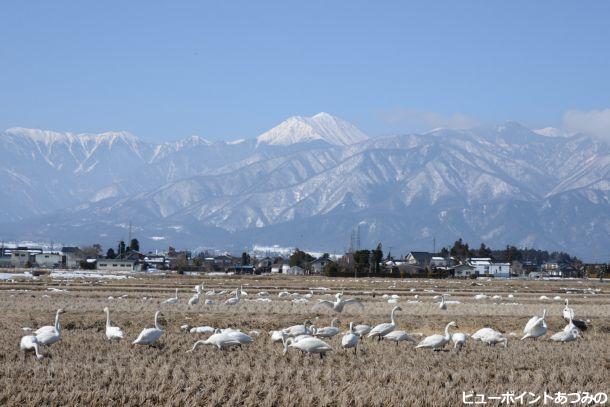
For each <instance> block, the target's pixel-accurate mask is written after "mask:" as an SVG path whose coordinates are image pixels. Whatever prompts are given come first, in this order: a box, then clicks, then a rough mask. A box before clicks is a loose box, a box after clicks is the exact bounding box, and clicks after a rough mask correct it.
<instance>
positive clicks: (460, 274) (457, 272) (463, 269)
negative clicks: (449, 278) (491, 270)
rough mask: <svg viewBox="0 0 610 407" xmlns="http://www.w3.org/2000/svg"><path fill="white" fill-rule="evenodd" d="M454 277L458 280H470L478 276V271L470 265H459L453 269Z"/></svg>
mask: <svg viewBox="0 0 610 407" xmlns="http://www.w3.org/2000/svg"><path fill="white" fill-rule="evenodd" d="M453 275H454V277H457V278H470V277H473V276H476V269H475V268H474V267H473V266H471V265H470V264H458V265H457V266H455V267H454V268H453Z"/></svg>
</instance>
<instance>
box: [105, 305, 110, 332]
mask: <svg viewBox="0 0 610 407" xmlns="http://www.w3.org/2000/svg"><path fill="white" fill-rule="evenodd" d="M108 327H110V310H108V309H106V328H108Z"/></svg>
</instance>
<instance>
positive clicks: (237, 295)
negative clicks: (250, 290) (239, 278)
mask: <svg viewBox="0 0 610 407" xmlns="http://www.w3.org/2000/svg"><path fill="white" fill-rule="evenodd" d="M240 298H241V290H237V291H236V292H235V297H231V298H229V299H228V300H226V301H225V304H226V305H237V304H238V303H239V300H240Z"/></svg>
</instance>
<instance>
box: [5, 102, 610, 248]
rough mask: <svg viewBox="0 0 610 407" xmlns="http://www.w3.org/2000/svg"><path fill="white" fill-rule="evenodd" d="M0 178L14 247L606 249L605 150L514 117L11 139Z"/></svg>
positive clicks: (609, 175) (23, 133) (608, 161)
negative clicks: (153, 140) (445, 123)
mask: <svg viewBox="0 0 610 407" xmlns="http://www.w3.org/2000/svg"><path fill="white" fill-rule="evenodd" d="M0 176H1V177H2V179H3V188H2V189H0V202H2V205H0V230H2V233H3V235H2V236H0V237H3V238H6V239H9V238H10V239H14V240H21V239H22V238H24V237H27V238H30V239H34V238H36V236H38V237H39V238H40V237H42V238H48V237H49V236H52V237H53V238H54V239H55V240H59V239H66V240H69V241H85V242H91V241H96V240H100V241H101V242H102V243H104V239H110V240H112V244H114V240H116V238H117V237H116V236H114V235H115V234H116V233H120V230H122V229H121V228H123V227H124V225H128V224H129V222H130V221H131V222H132V223H133V224H134V225H139V226H138V227H139V228H141V229H140V230H141V233H142V234H143V235H142V236H143V238H142V242H143V243H145V244H148V245H151V247H152V246H154V247H157V246H155V245H159V244H167V242H168V241H172V243H175V244H177V245H180V246H184V247H188V246H191V247H195V246H200V245H202V244H209V245H213V246H215V247H219V246H218V245H221V244H228V245H231V244H235V245H236V247H238V248H239V249H240V250H241V249H243V247H244V246H246V245H249V244H251V243H252V242H254V241H258V242H260V243H268V244H276V243H277V244H282V245H288V246H299V245H302V244H307V246H308V247H310V248H316V249H321V250H341V249H342V248H343V245H344V244H345V242H346V241H347V239H348V238H349V235H350V233H351V231H352V230H353V229H354V228H355V227H361V228H362V242H363V245H367V246H371V245H374V244H376V243H377V242H379V241H382V242H383V243H384V245H391V246H393V247H395V248H396V250H407V249H427V248H428V246H429V241H430V240H431V239H432V237H436V238H437V241H438V242H439V244H447V243H450V242H452V241H453V240H455V239H456V238H458V237H460V236H462V237H464V238H465V239H466V240H468V241H470V242H473V244H478V243H479V242H480V241H484V242H485V243H486V244H489V245H492V246H493V247H502V246H503V245H505V244H517V245H536V247H545V248H549V249H552V250H568V251H571V252H574V253H576V254H580V255H584V256H595V255H598V254H599V253H601V251H603V250H605V249H604V242H607V241H609V240H610V221H608V216H607V214H608V213H610V147H608V146H607V145H606V144H604V143H601V142H599V141H596V140H595V139H591V138H589V137H586V136H583V135H575V136H569V137H549V136H548V135H541V134H537V133H536V132H533V131H531V130H529V129H527V128H525V127H523V126H521V125H520V124H518V123H515V122H507V123H505V124H502V125H500V126H497V127H487V128H475V129H470V130H459V131H458V130H447V129H437V130H435V131H431V132H429V133H426V134H423V135H419V134H410V135H396V136H387V137H381V138H375V139H368V137H367V136H366V135H364V134H363V133H362V132H360V131H359V130H358V129H357V128H355V127H354V126H353V125H351V124H349V123H347V122H345V121H343V120H341V119H337V118H335V117H332V116H330V115H328V114H318V115H316V116H313V117H310V118H303V117H292V118H290V119H288V120H286V121H285V122H283V123H281V124H280V125H279V126H277V127H275V128H274V129H271V130H270V131H268V132H267V133H265V134H263V135H261V136H259V137H258V138H257V139H246V140H244V141H240V142H237V143H231V142H223V141H208V140H206V139H203V138H200V137H196V136H195V137H190V138H187V139H184V140H181V141H177V142H173V143H165V144H162V145H156V146H155V145H150V144H148V143H144V142H142V141H140V140H139V139H138V138H136V137H135V136H132V135H130V134H129V133H122V132H117V133H103V134H100V135H75V134H72V133H56V132H48V131H42V130H30V129H10V130H8V131H5V132H2V133H0ZM36 216H37V217H36ZM7 221H12V223H10V222H9V223H6V222H7ZM358 225H360V226H358ZM139 233H140V232H139ZM146 233H147V234H148V235H146ZM146 236H165V237H166V240H164V241H163V242H161V243H159V242H158V241H156V240H153V239H151V240H148V241H147V240H146Z"/></svg>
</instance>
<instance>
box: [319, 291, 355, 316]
mask: <svg viewBox="0 0 610 407" xmlns="http://www.w3.org/2000/svg"><path fill="white" fill-rule="evenodd" d="M342 296H343V294H342V293H337V294H335V301H334V302H332V301H328V300H320V302H318V303H317V304H316V305H314V306H313V307H312V308H311V310H312V311H317V310H319V309H322V308H324V307H326V308H328V309H331V310H333V311H335V312H337V313H341V312H343V308H345V307H346V306H347V305H355V306H357V307H358V308H360V309H364V304H362V303H361V302H360V301H358V300H356V299H353V298H352V299H349V300H344V299H342V298H341V297H342Z"/></svg>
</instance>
